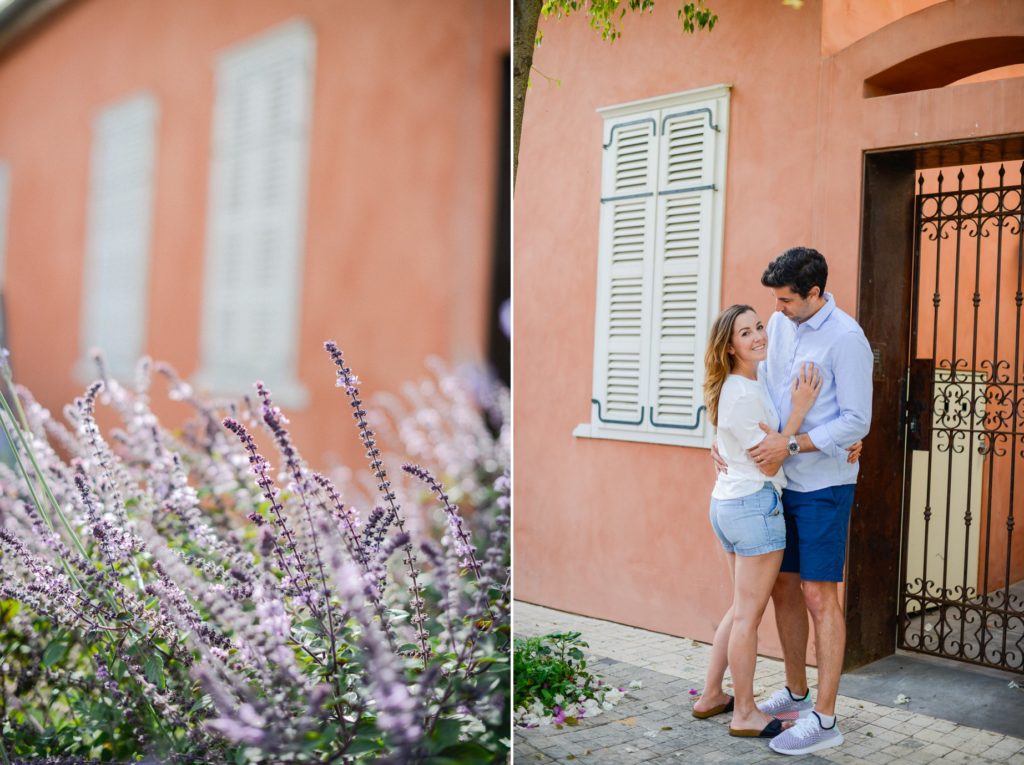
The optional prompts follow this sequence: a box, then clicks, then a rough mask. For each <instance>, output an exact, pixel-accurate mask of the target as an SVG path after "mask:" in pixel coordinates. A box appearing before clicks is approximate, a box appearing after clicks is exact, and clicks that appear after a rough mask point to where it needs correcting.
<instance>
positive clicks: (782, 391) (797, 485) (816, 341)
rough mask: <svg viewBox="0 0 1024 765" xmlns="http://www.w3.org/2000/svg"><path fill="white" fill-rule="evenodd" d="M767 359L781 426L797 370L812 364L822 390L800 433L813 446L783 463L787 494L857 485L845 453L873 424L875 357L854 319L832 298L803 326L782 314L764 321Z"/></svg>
mask: <svg viewBox="0 0 1024 765" xmlns="http://www.w3.org/2000/svg"><path fill="white" fill-rule="evenodd" d="M767 329H768V358H767V360H766V361H764V362H762V364H763V366H762V373H763V374H764V375H765V382H766V384H767V386H768V393H769V395H770V396H771V398H772V403H774V404H775V408H776V409H777V410H778V412H779V418H780V419H781V420H782V422H783V423H785V422H786V421H787V420H788V419H789V415H790V413H791V412H792V399H791V391H792V386H793V380H794V379H796V377H797V376H798V375H799V374H800V365H801V364H802V363H803V362H805V361H811V362H814V364H815V366H817V368H818V370H819V371H820V372H821V376H822V385H821V392H820V393H819V394H818V398H817V400H816V401H815V402H814V406H812V407H811V411H809V412H808V413H807V416H806V417H804V422H803V425H801V426H800V432H801V433H806V434H807V435H808V436H809V437H810V439H811V442H812V443H813V444H814V445H815V447H817V449H818V451H816V452H804V453H802V454H797V455H795V456H792V457H789V458H787V459H786V461H785V462H784V463H783V467H784V469H785V471H786V477H787V478H788V479H789V486H788V488H789V489H792V490H794V491H817V490H818V489H824V488H826V487H828V486H842V485H844V484H850V483H856V482H857V472H858V470H859V467H860V466H859V464H857V463H854V464H852V465H851V464H850V463H848V462H847V461H846V457H847V454H846V449H847V448H848V447H849V446H850V445H851V444H853V443H854V442H855V441H857V440H859V439H861V438H864V436H866V435H867V433H868V428H869V427H870V425H871V374H872V370H873V362H874V357H873V355H872V353H871V346H869V345H868V341H867V338H866V337H864V331H863V330H862V329H861V328H860V325H859V324H857V322H856V320H855V319H853V318H852V317H850V316H849V315H848V314H846V313H844V312H843V311H841V310H840V309H839V308H837V307H836V301H835V299H834V298H833V297H832V295H831V293H828V292H826V293H825V305H824V306H822V307H821V308H820V309H818V312H817V313H815V314H814V315H813V316H811V317H810V318H809V319H807V321H804V322H802V323H799V324H798V323H797V322H795V321H793V320H792V319H788V318H786V316H785V315H784V314H783V313H781V312H776V313H774V314H772V317H771V318H770V319H769V320H768V328H767Z"/></svg>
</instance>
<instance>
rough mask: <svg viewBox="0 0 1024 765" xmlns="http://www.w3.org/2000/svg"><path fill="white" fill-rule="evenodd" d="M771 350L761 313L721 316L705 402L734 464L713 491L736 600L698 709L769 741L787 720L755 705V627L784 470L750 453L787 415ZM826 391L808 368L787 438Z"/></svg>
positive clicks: (771, 563)
mask: <svg viewBox="0 0 1024 765" xmlns="http://www.w3.org/2000/svg"><path fill="white" fill-rule="evenodd" d="M767 349H768V335H767V333H766V332H765V329H764V324H762V323H761V320H760V319H759V318H758V316H757V313H755V312H754V309H753V308H751V307H750V306H748V305H734V306H730V307H729V308H727V309H726V310H725V311H723V312H722V314H721V315H720V316H719V317H718V318H717V319H716V320H715V323H714V325H713V326H712V328H711V338H710V340H709V342H708V349H707V352H706V354H705V356H704V364H705V367H706V372H705V382H704V401H705V404H706V405H707V408H708V416H709V418H710V420H711V423H712V424H713V425H715V426H716V427H717V429H718V431H717V435H716V442H717V446H718V451H719V453H720V454H721V456H722V458H723V459H724V460H725V462H726V463H727V465H728V470H727V471H725V472H722V473H719V475H718V480H717V481H716V483H715V488H714V490H713V491H712V493H711V525H712V528H713V529H714V531H715V535H716V536H717V537H718V539H719V541H721V543H722V547H723V548H724V550H725V552H726V557H727V558H728V560H729V573H730V576H731V578H732V581H733V603H732V606H731V607H730V608H729V610H728V612H727V613H726V614H725V616H724V617H723V619H722V623H721V624H720V625H719V626H718V629H717V630H716V632H715V639H714V644H713V646H712V652H711V663H710V665H709V666H708V673H707V681H706V683H705V685H704V692H703V694H702V695H701V697H700V699H698V700H697V703H696V704H694V707H693V716H694V717H698V718H702V719H703V718H706V717H711V716H713V715H716V714H720V713H722V712H728V711H732V713H733V715H732V723H731V724H730V727H729V733H730V734H731V735H733V736H761V737H764V738H771V737H773V736H777V735H778V734H779V733H781V732H782V730H783V724H782V722H781V721H780V720H777V719H775V718H773V717H769V716H768V715H766V714H764V713H763V712H760V711H759V710H758V709H757V706H756V705H755V703H754V666H755V664H756V661H757V628H758V625H760V623H761V616H762V614H763V613H764V609H765V606H766V605H767V603H768V597H769V596H770V595H771V591H772V586H773V585H774V583H775V578H776V576H777V575H778V573H779V566H780V565H781V563H782V553H783V550H784V549H785V547H786V524H785V521H784V519H783V517H782V499H781V496H782V489H783V487H784V486H785V485H786V477H785V474H784V473H783V471H782V469H781V468H779V469H777V470H776V471H775V473H774V475H771V476H765V475H764V474H762V472H761V471H760V470H759V469H758V467H757V466H756V465H755V464H754V462H753V460H752V459H751V458H750V457H749V455H748V454H747V451H746V450H747V449H750V448H751V447H753V446H755V445H756V444H757V443H758V442H760V441H761V439H762V438H764V436H765V434H764V432H763V431H762V430H761V428H760V425H759V423H762V422H765V423H768V425H769V427H771V428H772V429H774V430H778V428H779V415H778V414H777V413H776V411H775V407H774V406H773V405H772V403H771V399H770V398H769V397H768V391H767V390H766V389H765V387H764V385H763V383H762V382H760V381H759V380H758V379H757V368H758V363H759V362H761V361H764V359H765V357H766V355H767ZM820 389H821V376H820V374H819V372H818V370H817V369H816V368H815V367H814V365H812V364H804V365H802V367H801V369H800V374H799V375H798V376H797V378H796V380H794V382H793V391H792V399H793V411H792V414H791V415H790V418H789V421H788V422H787V423H786V424H785V427H784V428H782V430H781V432H782V434H783V435H794V434H796V433H797V432H799V428H800V425H801V423H802V422H803V419H804V415H806V414H807V412H808V410H809V409H810V408H811V405H812V404H813V403H814V401H815V399H816V398H817V396H818V391H819V390H820ZM726 666H729V667H730V668H731V669H732V682H733V689H734V691H735V694H736V696H735V700H734V699H733V698H731V697H729V696H728V695H727V694H726V693H725V692H724V691H723V690H722V679H723V676H724V675H725V669H726Z"/></svg>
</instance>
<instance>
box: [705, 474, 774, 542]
mask: <svg viewBox="0 0 1024 765" xmlns="http://www.w3.org/2000/svg"><path fill="white" fill-rule="evenodd" d="M711 528H713V529H714V530H715V535H716V536H717V537H718V541H720V542H721V543H722V547H723V548H725V551H726V552H727V553H735V554H736V555H744V556H748V555H764V554H765V553H770V552H775V551H776V550H784V549H785V548H786V521H785V519H784V518H783V515H782V498H781V497H780V496H779V494H778V492H777V491H776V490H775V486H774V484H772V483H771V482H770V481H765V484H764V486H762V487H761V489H759V490H758V491H756V492H754V493H753V494H748V495H747V496H745V497H737V498H736V499H715V498H714V497H712V498H711Z"/></svg>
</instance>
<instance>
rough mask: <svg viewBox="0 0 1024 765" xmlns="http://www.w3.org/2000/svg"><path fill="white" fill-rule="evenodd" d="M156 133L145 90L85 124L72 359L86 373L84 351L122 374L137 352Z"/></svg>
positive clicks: (142, 330)
mask: <svg viewBox="0 0 1024 765" xmlns="http://www.w3.org/2000/svg"><path fill="white" fill-rule="evenodd" d="M156 131H157V104H156V101H155V100H154V99H153V98H152V97H151V96H149V95H140V96H135V97H132V98H130V99H128V100H125V101H123V102H120V103H118V104H115V105H113V106H110V107H108V108H106V109H104V110H103V111H102V112H100V113H99V115H98V116H97V117H96V119H95V121H94V123H93V138H92V155H91V160H90V181H89V214H88V233H87V239H86V259H85V263H86V267H85V278H84V279H83V299H82V310H83V314H82V333H81V352H82V353H81V358H82V360H81V362H80V364H81V366H82V367H83V368H84V370H85V371H86V372H87V374H90V375H91V373H92V370H90V369H89V367H91V364H90V363H89V362H88V354H89V351H90V350H91V349H92V348H98V349H100V350H101V351H102V352H103V355H104V358H105V360H106V364H107V369H108V370H109V372H110V373H111V374H113V375H114V376H115V377H120V378H122V379H123V378H129V377H130V376H131V374H132V370H133V368H134V365H135V362H136V360H137V359H138V357H139V356H140V355H141V354H142V352H143V347H144V344H145V328H146V296H147V292H148V284H147V275H148V272H149V257H150V255H149V249H150V234H151V223H152V214H153V213H152V210H153V186H154V177H155V169H156Z"/></svg>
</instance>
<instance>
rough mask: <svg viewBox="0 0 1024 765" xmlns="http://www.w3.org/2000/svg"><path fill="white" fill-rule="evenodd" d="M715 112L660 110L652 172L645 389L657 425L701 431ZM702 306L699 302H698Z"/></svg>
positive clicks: (702, 108)
mask: <svg viewBox="0 0 1024 765" xmlns="http://www.w3.org/2000/svg"><path fill="white" fill-rule="evenodd" d="M712 119H713V112H712V111H711V110H710V108H709V107H706V106H701V107H698V108H692V107H687V108H686V109H683V110H676V111H673V110H671V109H669V110H665V113H664V114H663V115H662V119H661V124H662V134H661V136H660V139H661V146H660V148H661V152H660V153H661V162H660V168H659V179H658V222H657V244H656V246H655V263H654V311H653V328H652V333H651V359H652V363H653V365H654V369H653V373H652V375H651V385H652V388H651V390H650V391H649V400H650V404H651V416H650V418H649V422H650V424H651V425H652V426H653V427H655V428H662V429H670V430H679V431H692V432H693V433H695V434H698V433H703V422H702V417H703V411H702V409H703V391H702V386H703V383H704V359H703V358H702V356H703V353H702V349H701V353H700V354H698V339H700V341H701V345H703V340H704V338H706V337H707V333H708V329H709V326H708V317H707V310H706V304H707V302H708V301H706V300H701V296H702V295H708V293H709V291H710V284H709V281H710V280H709V275H710V272H711V268H710V258H711V249H712V248H711V216H712V205H711V202H712V197H713V194H714V193H715V186H714V177H713V175H712V172H711V171H712V168H713V166H714V154H713V145H714V132H715V131H714V129H713V128H712V126H711V125H712ZM702 309H704V310H702Z"/></svg>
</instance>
